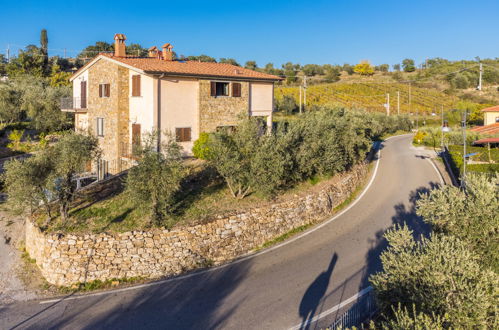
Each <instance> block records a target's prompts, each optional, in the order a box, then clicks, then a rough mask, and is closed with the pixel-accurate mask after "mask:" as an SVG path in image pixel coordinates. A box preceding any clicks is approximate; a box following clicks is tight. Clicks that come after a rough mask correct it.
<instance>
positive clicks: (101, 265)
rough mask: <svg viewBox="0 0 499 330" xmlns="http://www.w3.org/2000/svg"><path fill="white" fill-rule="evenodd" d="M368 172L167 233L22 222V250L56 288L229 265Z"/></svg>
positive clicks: (316, 218) (310, 219)
mask: <svg viewBox="0 0 499 330" xmlns="http://www.w3.org/2000/svg"><path fill="white" fill-rule="evenodd" d="M367 172H368V167H367V165H358V166H356V167H355V168H354V169H353V170H352V171H350V172H347V173H344V174H341V175H338V176H337V177H335V178H334V179H333V180H331V183H329V184H328V185H325V186H324V187H322V188H321V189H319V190H318V191H314V192H309V193H308V194H305V195H303V196H295V197H293V198H291V199H289V200H286V201H282V202H278V203H275V204H272V205H270V206H266V207H261V208H253V209H250V210H246V211H245V212H241V213H238V214H234V215H230V216H224V217H219V218H218V219H215V220H213V221H211V222H210V223H206V224H199V225H195V226H191V227H179V228H174V229H172V230H166V229H154V230H150V231H132V232H125V233H119V234H108V233H101V234H86V235H72V234H62V233H52V234H45V233H42V232H41V231H40V229H39V228H38V227H37V226H36V225H34V224H33V223H32V222H31V221H27V222H26V249H27V251H28V253H29V254H30V256H31V258H34V259H36V263H37V265H38V266H39V267H40V269H41V272H42V274H43V276H44V277H45V278H46V279H47V281H48V282H50V283H52V284H56V285H63V286H69V285H71V284H74V283H77V282H85V281H92V280H96V279H99V280H108V279H113V278H130V277H137V276H140V277H145V278H157V277H161V276H168V275H176V274H180V273H182V272H184V271H186V270H189V269H194V268H199V267H206V266H209V265H218V264H221V263H224V262H228V261H230V260H233V259H235V258H237V257H240V256H242V255H244V254H246V253H248V252H251V251H252V250H254V249H255V248H257V247H258V246H261V245H262V244H263V243H265V242H267V241H269V240H271V239H273V238H275V237H278V236H280V235H282V234H284V233H286V232H288V231H290V230H291V229H293V228H297V227H299V226H302V225H306V224H311V223H316V222H320V221H322V220H323V219H324V218H325V217H327V216H328V215H330V214H331V213H332V209H333V208H334V207H336V206H337V205H339V204H341V203H342V202H343V201H345V200H346V199H347V198H348V197H349V196H350V194H351V193H352V192H353V191H354V190H355V189H356V188H357V187H358V186H359V184H361V183H362V181H363V180H364V179H365V178H366V176H367ZM316 190H317V189H316Z"/></svg>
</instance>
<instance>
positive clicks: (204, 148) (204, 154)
mask: <svg viewBox="0 0 499 330" xmlns="http://www.w3.org/2000/svg"><path fill="white" fill-rule="evenodd" d="M209 139H210V134H209V133H205V132H203V133H201V134H199V138H198V139H197V140H196V141H194V145H193V147H192V154H193V156H194V157H196V158H198V159H203V160H207V159H208V158H209V156H210V148H209V146H208V141H209Z"/></svg>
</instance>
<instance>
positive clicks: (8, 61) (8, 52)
mask: <svg viewBox="0 0 499 330" xmlns="http://www.w3.org/2000/svg"><path fill="white" fill-rule="evenodd" d="M7 63H10V45H7Z"/></svg>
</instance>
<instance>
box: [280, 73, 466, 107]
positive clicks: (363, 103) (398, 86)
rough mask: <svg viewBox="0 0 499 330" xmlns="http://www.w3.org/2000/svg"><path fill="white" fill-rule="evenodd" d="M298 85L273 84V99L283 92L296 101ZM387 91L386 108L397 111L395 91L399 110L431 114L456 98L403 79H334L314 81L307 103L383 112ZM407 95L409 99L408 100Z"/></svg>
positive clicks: (297, 99) (457, 100)
mask: <svg viewBox="0 0 499 330" xmlns="http://www.w3.org/2000/svg"><path fill="white" fill-rule="evenodd" d="M299 93H300V92H299V87H296V86H293V87H277V88H276V90H275V94H276V99H277V102H279V101H280V100H282V98H283V96H284V95H290V96H292V97H293V98H294V99H295V101H296V102H297V103H298V102H299ZM387 94H390V112H391V114H396V113H397V111H398V107H397V105H398V102H397V95H400V99H399V100H400V103H399V104H400V113H401V114H409V113H410V112H412V113H414V114H416V113H419V114H424V113H426V114H428V115H429V114H431V113H432V112H436V113H439V112H440V109H441V106H442V105H443V106H444V109H446V110H448V109H452V108H454V107H456V106H457V104H458V102H459V101H460V99H459V98H458V97H457V96H453V95H447V94H446V93H443V92H441V91H439V90H438V89H435V88H421V87H415V86H413V85H411V86H410V85H409V84H406V83H377V82H360V83H359V82H357V83H355V82H341V81H340V82H337V83H329V84H317V85H312V86H309V87H308V88H307V105H308V106H312V105H330V106H338V105H340V106H346V107H353V108H362V109H366V110H367V111H376V112H386V109H385V107H384V104H385V103H386V101H387ZM409 95H410V99H411V102H410V104H409Z"/></svg>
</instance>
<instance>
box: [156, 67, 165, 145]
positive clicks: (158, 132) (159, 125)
mask: <svg viewBox="0 0 499 330" xmlns="http://www.w3.org/2000/svg"><path fill="white" fill-rule="evenodd" d="M164 77H165V74H164V73H163V74H161V75H159V76H158V91H157V94H158V101H157V103H158V110H157V111H158V113H157V114H156V116H157V120H158V122H157V125H156V126H157V127H156V129H157V133H156V134H158V136H157V146H156V149H157V151H158V152H160V151H161V79H162V78H164Z"/></svg>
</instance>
